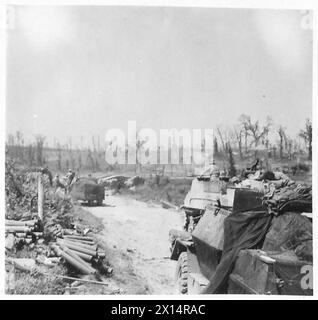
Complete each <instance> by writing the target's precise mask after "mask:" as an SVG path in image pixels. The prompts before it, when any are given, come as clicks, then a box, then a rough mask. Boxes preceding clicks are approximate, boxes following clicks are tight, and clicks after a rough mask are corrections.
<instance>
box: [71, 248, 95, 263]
mask: <svg viewBox="0 0 318 320" xmlns="http://www.w3.org/2000/svg"><path fill="white" fill-rule="evenodd" d="M68 250H71V251H72V252H75V253H76V254H77V255H78V256H79V257H80V258H82V259H83V260H85V261H87V262H92V259H93V256H91V255H89V254H86V253H83V252H79V251H74V250H72V249H68Z"/></svg>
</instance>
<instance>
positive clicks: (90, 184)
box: [70, 177, 105, 206]
mask: <svg viewBox="0 0 318 320" xmlns="http://www.w3.org/2000/svg"><path fill="white" fill-rule="evenodd" d="M70 194H71V196H72V198H73V199H74V200H78V201H84V202H87V203H88V205H92V204H93V203H94V202H96V204H97V205H98V206H101V205H102V204H103V200H104V199H105V187H104V186H102V185H100V184H98V182H97V180H96V179H94V178H91V177H81V178H79V179H77V180H76V181H75V182H74V183H72V185H71V189H70Z"/></svg>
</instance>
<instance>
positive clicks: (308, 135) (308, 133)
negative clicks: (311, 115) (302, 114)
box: [299, 119, 312, 160]
mask: <svg viewBox="0 0 318 320" xmlns="http://www.w3.org/2000/svg"><path fill="white" fill-rule="evenodd" d="M299 136H300V137H301V138H303V139H304V141H305V144H306V146H307V148H308V159H309V160H311V159H312V122H311V121H310V120H309V119H307V120H306V125H305V130H301V131H300V133H299Z"/></svg>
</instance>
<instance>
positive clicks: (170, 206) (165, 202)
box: [161, 200, 179, 210]
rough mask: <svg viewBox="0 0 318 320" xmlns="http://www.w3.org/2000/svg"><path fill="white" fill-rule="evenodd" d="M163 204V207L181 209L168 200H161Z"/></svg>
mask: <svg viewBox="0 0 318 320" xmlns="http://www.w3.org/2000/svg"><path fill="white" fill-rule="evenodd" d="M161 204H162V206H163V208H172V209H175V210H179V207H178V206H176V205H174V204H172V203H170V202H168V201H164V200H161Z"/></svg>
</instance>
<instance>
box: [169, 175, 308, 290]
mask: <svg viewBox="0 0 318 320" xmlns="http://www.w3.org/2000/svg"><path fill="white" fill-rule="evenodd" d="M199 183H200V182H199ZM208 183H209V182H208ZM210 183H211V182H210ZM197 185H198V182H197V181H196V182H194V189H193V190H191V191H190V193H189V194H188V195H187V198H186V200H185V206H184V210H185V211H186V215H188V216H189V217H190V219H189V220H190V221H191V219H192V226H190V225H191V223H190V224H188V227H185V228H184V231H176V230H175V231H171V232H170V236H171V242H172V247H171V259H173V260H176V261H178V263H177V270H176V285H177V291H178V293H179V294H200V293H231V294H284V295H287V294H290V295H312V293H313V289H312V221H311V219H310V214H309V215H308V214H306V215H303V214H301V213H300V212H294V211H293V210H292V207H290V208H289V211H288V212H285V213H284V214H281V215H279V216H273V215H270V214H269V213H268V211H267V208H266V207H265V205H264V203H263V197H264V193H262V192H258V191H255V190H252V189H247V188H228V189H227V193H226V194H223V195H222V192H220V193H219V195H217V190H216V189H214V191H215V192H210V193H209V192H207V193H206V194H205V195H206V196H204V192H201V193H200V187H198V186H197ZM212 185H213V184H212ZM196 188H197V189H196ZM203 188H207V189H205V190H210V191H211V190H212V189H208V188H210V187H208V186H205V187H202V185H201V191H202V190H203ZM194 190H196V191H195V192H193V191H194ZM198 190H199V192H197V191H198ZM193 218H196V222H195V223H193ZM189 226H190V228H189Z"/></svg>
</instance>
